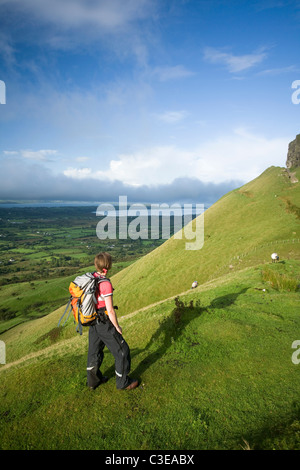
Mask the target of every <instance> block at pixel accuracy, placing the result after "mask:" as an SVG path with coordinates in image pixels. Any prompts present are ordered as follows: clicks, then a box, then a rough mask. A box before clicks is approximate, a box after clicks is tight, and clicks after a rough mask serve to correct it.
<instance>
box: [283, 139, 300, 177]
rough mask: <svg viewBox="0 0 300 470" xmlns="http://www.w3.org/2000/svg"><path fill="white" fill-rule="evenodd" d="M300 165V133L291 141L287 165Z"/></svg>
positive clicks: (291, 166)
mask: <svg viewBox="0 0 300 470" xmlns="http://www.w3.org/2000/svg"><path fill="white" fill-rule="evenodd" d="M298 166H300V134H298V135H297V137H296V139H295V140H293V141H292V142H290V143H289V148H288V154H287V160H286V167H287V168H288V169H289V168H296V167H298Z"/></svg>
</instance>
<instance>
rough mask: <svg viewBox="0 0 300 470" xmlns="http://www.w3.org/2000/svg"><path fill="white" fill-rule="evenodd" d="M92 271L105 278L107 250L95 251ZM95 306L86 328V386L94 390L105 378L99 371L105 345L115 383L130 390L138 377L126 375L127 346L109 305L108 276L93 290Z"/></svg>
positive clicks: (109, 284)
mask: <svg viewBox="0 0 300 470" xmlns="http://www.w3.org/2000/svg"><path fill="white" fill-rule="evenodd" d="M94 263H95V268H96V272H95V273H93V276H94V277H101V278H106V274H107V271H108V270H109V269H110V268H111V266H112V259H111V256H110V254H109V253H99V254H98V255H97V256H96V257H95V261H94ZM95 294H96V300H97V304H96V309H97V313H98V317H97V318H96V320H94V321H93V322H92V323H91V326H90V327H89V348H88V362H87V385H88V387H89V388H90V389H92V390H94V389H95V388H97V387H98V386H99V385H101V384H102V383H105V382H107V380H108V378H107V377H104V376H103V375H102V373H101V372H100V366H101V364H102V361H103V357H104V354H103V349H104V347H105V346H106V347H107V348H108V349H109V351H110V352H111V353H112V354H113V356H114V358H115V373H116V386H117V389H121V390H132V389H134V388H136V387H137V386H138V384H139V383H138V380H134V379H131V378H130V377H128V374H129V372H130V363H131V358H130V349H129V346H128V344H127V343H126V341H125V340H124V338H123V336H122V328H121V327H120V325H119V323H118V319H117V315H116V312H115V309H114V306H113V287H112V284H111V282H110V280H109V279H107V282H106V281H105V282H103V281H102V282H101V283H99V285H98V288H97V290H96V293H95Z"/></svg>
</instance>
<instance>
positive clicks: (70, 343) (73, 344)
mask: <svg viewBox="0 0 300 470" xmlns="http://www.w3.org/2000/svg"><path fill="white" fill-rule="evenodd" d="M248 269H249V267H247V268H244V269H241V270H239V272H241V271H246V270H248ZM232 274H233V273H232ZM222 277H223V276H222ZM222 277H221V278H215V279H213V280H210V281H208V282H206V283H205V284H202V285H201V286H198V287H196V288H195V289H193V291H194V292H201V291H205V290H207V289H209V288H212V287H215V286H216V285H221V284H223V283H225V282H226V281H227V276H226V277H225V278H224V279H222ZM191 291H192V289H191V288H190V289H188V290H186V291H184V292H181V293H180V294H174V295H172V296H171V297H168V298H166V299H163V300H159V301H157V302H154V303H152V304H149V305H146V306H145V307H142V308H140V309H138V310H135V311H134V312H131V313H128V314H127V315H124V316H122V317H120V318H119V321H120V323H122V322H123V321H124V320H128V319H130V318H132V317H134V316H135V315H137V314H138V313H141V312H144V311H145V310H148V309H150V308H153V307H156V306H157V305H160V304H163V303H165V302H168V301H169V300H173V299H175V298H176V297H182V296H184V295H187V294H190V293H191ZM63 344H64V348H65V350H68V349H69V348H71V349H72V351H74V350H75V349H80V348H81V347H82V342H81V341H78V335H76V336H74V337H73V338H69V339H66V340H64V341H63ZM61 345H62V342H59V343H56V344H53V345H51V346H48V347H46V348H44V349H41V350H39V351H36V352H33V353H30V354H27V355H26V356H23V357H21V358H20V359H17V360H16V361H14V362H10V363H8V364H5V365H3V366H1V367H0V373H1V372H2V371H4V370H7V369H9V368H11V367H14V366H18V365H20V364H23V363H24V362H27V361H29V360H32V359H36V358H41V357H46V356H49V355H52V354H53V353H55V351H56V350H59V349H61Z"/></svg>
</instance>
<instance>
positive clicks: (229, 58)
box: [204, 47, 267, 73]
mask: <svg viewBox="0 0 300 470" xmlns="http://www.w3.org/2000/svg"><path fill="white" fill-rule="evenodd" d="M266 56H267V54H266V52H265V49H264V48H261V49H259V50H258V51H257V52H253V53H252V54H245V55H234V54H231V53H228V52H222V51H220V50H218V49H215V48H213V47H206V48H205V49H204V59H205V60H207V61H208V62H211V63H212V64H222V65H225V66H226V67H227V68H228V70H229V72H231V73H238V72H242V71H244V70H247V69H249V68H252V67H254V66H255V65H257V64H260V63H261V62H262V61H263V60H264V59H265V58H266Z"/></svg>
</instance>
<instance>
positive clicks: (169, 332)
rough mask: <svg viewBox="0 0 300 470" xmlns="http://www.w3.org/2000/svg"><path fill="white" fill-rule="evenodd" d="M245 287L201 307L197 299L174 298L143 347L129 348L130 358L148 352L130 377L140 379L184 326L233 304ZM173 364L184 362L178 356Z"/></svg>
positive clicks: (164, 352)
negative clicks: (169, 311) (186, 302)
mask: <svg viewBox="0 0 300 470" xmlns="http://www.w3.org/2000/svg"><path fill="white" fill-rule="evenodd" d="M246 291H247V288H244V289H242V290H240V291H239V292H236V293H232V294H227V295H224V296H221V297H218V298H216V299H214V300H213V301H212V302H211V303H210V305H208V306H207V307H201V306H200V303H199V301H197V302H196V304H195V305H194V303H193V301H192V300H191V302H190V303H189V304H188V305H186V304H184V302H182V301H181V300H180V299H179V297H176V298H175V308H174V309H173V311H172V313H171V315H169V316H168V317H166V318H165V319H164V320H162V321H161V322H160V326H159V327H158V329H157V330H156V331H155V333H154V334H153V335H152V336H151V338H150V340H149V341H148V343H147V345H146V346H145V348H144V349H139V348H135V349H133V350H131V358H133V357H136V356H138V355H139V354H141V353H143V354H145V352H147V351H149V354H148V355H147V357H146V358H145V359H142V360H141V362H140V363H139V365H138V366H137V368H136V369H135V370H134V371H132V373H131V374H130V375H131V376H132V377H134V378H136V379H138V380H139V381H141V377H142V375H143V374H144V373H145V371H146V370H147V369H148V368H149V367H151V366H152V365H153V364H155V362H156V361H157V360H159V359H161V358H162V357H163V356H164V355H165V354H166V352H167V350H168V349H169V348H170V346H171V345H172V343H173V342H176V341H177V340H178V338H179V337H180V336H181V334H182V332H183V330H184V329H185V327H186V326H187V325H188V324H189V323H190V322H191V321H193V320H194V319H195V318H198V317H199V316H200V315H202V314H203V312H209V310H210V309H223V308H227V307H229V306H230V305H232V304H234V303H235V302H236V300H237V298H238V297H239V296H240V295H242V294H244V293H245V292H246ZM155 344H158V347H157V348H156V349H155V350H154V351H153V352H150V350H151V349H153V346H154V347H155ZM198 344H199V343H191V347H193V346H196V345H198ZM172 364H173V366H174V365H175V366H176V367H180V366H182V365H184V362H183V361H182V360H180V358H178V359H177V360H176V361H175V362H174V361H172Z"/></svg>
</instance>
